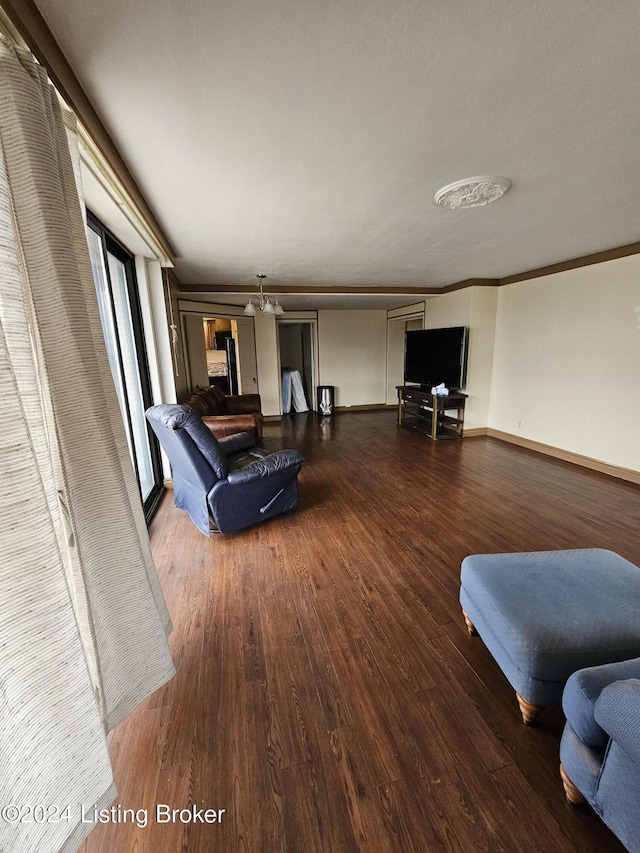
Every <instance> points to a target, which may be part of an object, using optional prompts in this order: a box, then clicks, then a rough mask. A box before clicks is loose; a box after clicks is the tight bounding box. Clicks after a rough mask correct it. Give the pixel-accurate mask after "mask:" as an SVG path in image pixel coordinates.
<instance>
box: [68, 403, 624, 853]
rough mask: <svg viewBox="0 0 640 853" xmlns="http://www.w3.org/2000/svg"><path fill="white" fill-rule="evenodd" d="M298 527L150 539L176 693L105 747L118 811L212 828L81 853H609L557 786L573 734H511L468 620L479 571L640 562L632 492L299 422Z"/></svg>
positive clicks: (390, 430)
mask: <svg viewBox="0 0 640 853" xmlns="http://www.w3.org/2000/svg"><path fill="white" fill-rule="evenodd" d="M265 443H266V444H267V446H269V447H270V448H272V449H277V448H279V447H298V448H299V449H300V450H301V451H302V453H303V454H304V456H305V458H306V464H305V465H304V467H303V471H302V474H301V476H300V508H299V510H298V511H297V512H295V513H293V514H291V515H288V516H286V517H283V518H280V519H277V520H275V521H271V522H268V523H267V524H264V525H262V526H259V527H255V528H252V529H250V530H247V531H243V532H241V533H237V534H231V535H224V536H221V535H218V536H213V537H212V538H210V539H207V538H206V537H204V536H203V535H202V534H200V533H199V532H198V531H197V530H196V528H195V527H194V526H193V525H192V524H191V522H190V520H189V518H188V517H187V516H186V514H185V513H183V512H181V511H180V510H176V509H175V508H174V507H173V500H172V495H171V494H169V495H167V497H166V498H165V500H164V502H163V504H162V506H161V508H160V510H159V512H158V514H157V516H156V518H155V519H154V521H153V524H152V528H151V539H152V545H153V550H154V554H155V558H156V562H157V565H158V570H159V573H160V578H161V581H162V586H163V589H164V593H165V596H166V599H167V602H168V605H169V609H170V611H171V614H172V618H173V621H174V631H173V634H172V636H171V646H172V650H173V654H174V658H175V662H176V665H177V669H178V673H177V675H176V677H175V678H174V680H173V681H172V682H171V683H170V684H168V685H166V686H165V687H163V688H162V689H161V690H159V691H158V692H157V693H156V694H154V695H153V696H152V697H150V699H149V700H147V701H146V702H145V703H144V704H143V705H142V706H141V707H140V708H138V709H137V710H136V711H135V713H133V714H132V715H131V717H130V718H129V719H128V720H127V721H125V722H124V723H123V724H122V725H121V726H120V727H119V728H118V729H117V730H116V731H115V732H114V733H113V734H112V736H111V754H112V758H113V766H114V772H115V777H116V782H117V785H118V789H119V796H118V800H117V802H118V803H119V804H120V805H121V807H122V808H131V809H140V808H148V809H149V814H150V818H153V810H154V808H155V804H156V803H165V804H167V805H169V806H170V807H171V808H175V809H187V808H189V807H191V805H192V804H193V805H195V806H196V807H198V808H201V807H206V808H210V809H224V810H225V811H224V814H223V815H222V820H221V822H220V823H215V824H208V825H207V824H202V823H197V822H196V823H193V822H191V823H182V822H180V821H176V822H170V823H165V824H158V823H156V822H155V820H153V819H151V820H150V822H149V824H148V825H147V826H146V827H138V826H136V825H134V824H132V823H126V824H122V823H120V824H105V825H99V826H97V827H96V828H95V829H94V831H93V832H92V834H91V835H90V837H89V838H88V839H87V841H86V842H85V844H84V846H83V848H82V850H83V853H134V851H135V853H178V851H188V853H218V851H219V852H220V853H236V851H238V853H240V851H242V852H243V853H245V852H246V853H254V852H255V853H258V851H261V853H278V851H283V853H284V851H287V853H297V851H301V853H321V852H322V853H342V851H344V853H349V852H350V851H363V853H392V851H393V852H394V853H395V851H398V853H399V851H402V853H407V851H416V853H431V851H465V853H470V851H473V852H474V853H475V851H508V853H519V852H520V851H548V853H565V851H574V853H576V851H579V853H602V851H603V850H607V851H618V850H622V849H623V848H622V846H621V845H620V844H619V843H618V842H617V840H616V839H615V838H614V837H613V835H612V834H611V833H610V832H609V831H608V830H607V829H606V828H605V827H604V826H603V824H602V823H601V822H600V820H599V819H598V818H597V817H596V816H595V815H594V814H593V813H592V812H591V811H590V810H589V809H588V808H578V809H576V808H572V807H570V806H568V805H567V804H566V801H565V798H564V793H563V790H562V785H561V782H560V778H559V775H558V745H559V739H560V734H561V731H562V725H563V717H562V713H561V711H560V709H548V710H547V711H545V712H544V714H543V715H542V717H541V718H540V722H539V724H538V725H536V726H535V727H531V728H528V727H525V726H524V725H523V724H522V722H521V718H520V714H519V711H518V707H517V704H516V701H515V697H514V694H513V691H512V690H511V688H510V687H509V685H508V683H507V682H506V680H505V679H504V677H503V676H502V674H501V672H500V670H499V669H498V667H497V665H496V664H495V663H494V661H493V660H492V658H491V656H490V655H489V653H488V652H487V650H486V649H485V647H484V645H483V643H482V641H481V640H480V639H479V638H470V637H469V636H468V635H467V632H466V628H465V625H464V622H463V619H462V616H461V612H460V607H459V604H458V597H457V596H458V584H459V572H460V562H461V560H462V559H463V558H464V557H465V556H466V555H467V554H471V553H477V552H499V551H525V550H537V549H552V548H572V547H603V548H612V549H613V550H616V551H618V552H619V553H620V554H622V555H623V556H624V557H626V558H628V559H630V560H632V561H633V562H635V563H638V564H640V526H639V525H638V509H639V505H640V500H639V499H640V490H639V489H638V488H637V487H635V486H632V485H629V484H625V483H623V482H618V481H615V480H612V479H609V478H607V477H605V476H604V475H600V474H596V473H592V472H588V471H583V470H581V469H579V468H577V467H574V466H571V465H568V464H565V463H562V462H558V461H556V460H551V459H547V458H545V457H543V456H540V455H536V454H534V453H532V452H529V451H526V450H522V449H519V448H516V447H513V446H509V445H507V444H504V443H501V442H499V441H496V440H492V439H488V438H467V439H464V440H463V441H462V442H443V443H439V444H434V443H432V442H430V441H429V440H428V439H426V438H425V437H424V436H421V435H419V434H417V433H414V432H411V431H409V430H407V429H403V428H399V427H397V425H396V423H395V413H394V412H392V411H381V412H373V413H357V414H337V415H334V416H333V417H332V418H325V419H323V420H320V419H319V418H317V417H316V416H315V415H313V414H309V415H296V416H293V417H290V418H288V419H286V420H285V421H284V422H283V424H282V425H280V424H275V425H274V424H268V425H267V427H266V439H265Z"/></svg>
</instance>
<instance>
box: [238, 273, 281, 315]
mask: <svg viewBox="0 0 640 853" xmlns="http://www.w3.org/2000/svg"><path fill="white" fill-rule="evenodd" d="M256 278H257V279H258V287H259V288H260V296H252V297H250V299H249V301H248V302H247V304H246V305H245V306H244V313H245V314H246V315H247V316H248V317H255V314H256V308H258V310H259V311H260V312H261V313H262V314H284V309H283V307H282V305H280V303H279V302H278V300H277V299H274V298H273V297H269V296H265V295H264V292H263V290H262V280H263V279H265V278H266V275H264V274H263V273H258V275H257V276H256ZM254 300H255V302H256V304H254ZM272 300H273V301H272Z"/></svg>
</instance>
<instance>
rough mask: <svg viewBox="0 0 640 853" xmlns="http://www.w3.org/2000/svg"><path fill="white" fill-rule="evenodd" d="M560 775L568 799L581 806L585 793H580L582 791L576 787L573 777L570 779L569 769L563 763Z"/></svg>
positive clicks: (574, 804) (572, 803)
mask: <svg viewBox="0 0 640 853" xmlns="http://www.w3.org/2000/svg"><path fill="white" fill-rule="evenodd" d="M560 777H561V779H562V784H563V786H564V792H565V794H566V795H567V800H568V801H569V802H570V803H571V805H573V806H579V805H580V803H584V801H585V798H584V795H583V794H581V793H580V791H579V790H578V789H577V788H576V786H575V785H574V784H573V782H572V781H571V779H569V777H568V776H567V771H566V770H565V769H564V767H563V766H562V764H561V765H560Z"/></svg>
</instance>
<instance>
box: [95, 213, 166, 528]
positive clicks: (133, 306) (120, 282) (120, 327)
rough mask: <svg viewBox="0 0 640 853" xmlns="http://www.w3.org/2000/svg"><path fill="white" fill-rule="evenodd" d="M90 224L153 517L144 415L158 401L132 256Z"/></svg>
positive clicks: (117, 374) (137, 462) (120, 386)
mask: <svg viewBox="0 0 640 853" xmlns="http://www.w3.org/2000/svg"><path fill="white" fill-rule="evenodd" d="M87 225H88V227H87V240H88V243H89V255H90V257H91V267H92V269H93V278H94V281H95V285H96V292H97V295H98V307H99V309H100V319H101V321H102V330H103V333H104V338H105V342H106V345H107V355H108V357H109V366H110V367H111V374H112V376H113V381H114V384H115V388H116V395H117V397H118V402H119V404H120V411H121V412H122V420H123V422H124V428H125V433H126V436H127V442H128V445H129V453H130V454H131V461H132V462H133V466H134V468H135V471H136V475H137V478H138V485H139V487H140V497H141V499H142V501H143V504H144V508H145V513H146V515H147V520H148V519H149V518H150V517H151V515H152V513H153V511H154V509H155V507H156V506H157V503H158V500H159V498H160V496H161V494H162V491H163V487H162V476H161V465H160V452H159V449H158V444H157V441H156V438H155V436H154V435H153V433H152V432H151V430H150V429H149V427H148V424H147V420H146V418H145V416H144V413H145V410H146V409H147V408H148V407H149V406H151V405H152V402H153V401H152V399H151V388H150V382H149V368H148V365H147V355H146V350H145V345H144V336H143V331H142V319H141V315H140V303H139V299H138V288H137V283H136V277H135V267H134V263H133V256H132V255H131V254H130V253H129V252H127V250H126V249H125V248H124V247H123V246H122V245H121V244H120V243H118V241H117V240H116V239H115V238H114V237H113V236H112V235H111V234H110V233H109V232H108V231H107V230H106V229H105V228H104V227H103V226H102V225H101V224H100V222H99V221H98V220H97V219H96V218H95V217H94V216H93V215H92V214H90V213H88V215H87Z"/></svg>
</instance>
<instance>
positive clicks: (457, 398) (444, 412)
mask: <svg viewBox="0 0 640 853" xmlns="http://www.w3.org/2000/svg"><path fill="white" fill-rule="evenodd" d="M396 388H397V391H398V423H399V424H400V425H401V426H407V427H411V429H415V430H417V431H418V432H422V433H424V435H428V436H429V437H430V438H432V439H433V440H434V441H441V440H443V439H448V438H462V430H463V427H464V406H465V402H466V399H467V395H466V394H463V393H462V392H461V391H452V392H451V393H450V394H447V396H446V397H438V396H436V395H435V394H432V393H431V392H430V391H423V390H421V389H420V388H419V387H418V386H417V385H397V386H396ZM454 413H455V414H454Z"/></svg>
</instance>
